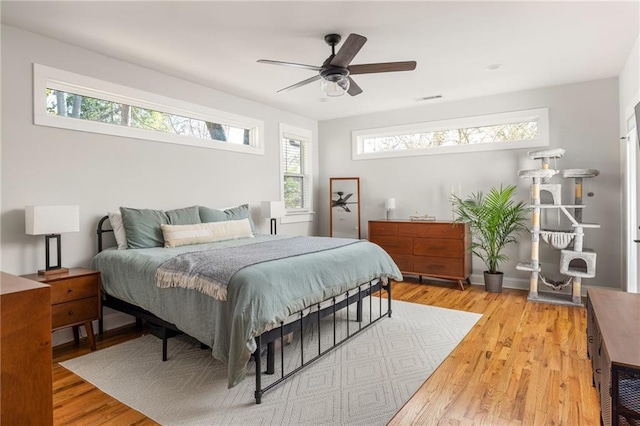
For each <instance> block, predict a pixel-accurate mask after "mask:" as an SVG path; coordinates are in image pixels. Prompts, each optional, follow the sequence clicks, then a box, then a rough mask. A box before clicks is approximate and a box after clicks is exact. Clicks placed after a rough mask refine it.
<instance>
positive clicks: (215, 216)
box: [200, 204, 256, 234]
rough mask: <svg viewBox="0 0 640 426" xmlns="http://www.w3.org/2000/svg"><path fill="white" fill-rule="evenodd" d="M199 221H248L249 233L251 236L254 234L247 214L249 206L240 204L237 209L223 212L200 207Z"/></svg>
mask: <svg viewBox="0 0 640 426" xmlns="http://www.w3.org/2000/svg"><path fill="white" fill-rule="evenodd" d="M200 219H201V220H202V223H207V222H222V221H225V220H241V219H249V225H251V232H252V233H253V234H255V233H256V228H255V226H254V224H253V220H251V215H250V214H249V204H241V205H239V206H237V207H232V208H230V209H225V210H216V209H210V208H208V207H202V206H200Z"/></svg>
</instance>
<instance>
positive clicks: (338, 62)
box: [331, 34, 367, 68]
mask: <svg viewBox="0 0 640 426" xmlns="http://www.w3.org/2000/svg"><path fill="white" fill-rule="evenodd" d="M366 42H367V38H366V37H363V36H361V35H358V34H349V37H347V40H346V41H345V42H344V44H343V45H342V47H341V48H340V50H339V51H338V53H336V56H334V57H333V59H332V60H331V65H333V66H334V67H343V68H346V67H348V66H349V64H350V63H351V61H353V58H355V56H356V55H357V54H358V52H359V51H360V49H362V46H364V44H365V43H366Z"/></svg>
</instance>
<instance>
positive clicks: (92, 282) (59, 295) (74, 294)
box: [51, 275, 99, 305]
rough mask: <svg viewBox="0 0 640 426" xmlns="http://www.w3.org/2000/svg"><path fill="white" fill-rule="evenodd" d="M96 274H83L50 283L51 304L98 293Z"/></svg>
mask: <svg viewBox="0 0 640 426" xmlns="http://www.w3.org/2000/svg"><path fill="white" fill-rule="evenodd" d="M98 286H99V283H98V275H84V276H79V277H74V278H69V279H65V280H61V281H56V282H52V283H51V304H52V305H56V304H58V303H65V302H70V301H72V300H78V299H84V298H86V297H91V296H97V295H98Z"/></svg>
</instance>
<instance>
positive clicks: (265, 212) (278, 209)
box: [260, 201, 287, 219]
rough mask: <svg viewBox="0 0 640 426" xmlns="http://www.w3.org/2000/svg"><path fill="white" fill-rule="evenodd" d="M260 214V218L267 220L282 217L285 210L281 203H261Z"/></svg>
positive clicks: (285, 212)
mask: <svg viewBox="0 0 640 426" xmlns="http://www.w3.org/2000/svg"><path fill="white" fill-rule="evenodd" d="M260 212H261V213H262V217H264V218H267V219H272V218H277V217H284V216H285V215H286V214H287V209H285V208H284V203H283V202H282V201H263V202H262V205H261V208H260Z"/></svg>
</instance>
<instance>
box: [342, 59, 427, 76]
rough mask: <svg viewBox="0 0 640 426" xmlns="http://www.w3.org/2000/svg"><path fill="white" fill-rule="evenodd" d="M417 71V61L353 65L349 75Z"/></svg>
mask: <svg viewBox="0 0 640 426" xmlns="http://www.w3.org/2000/svg"><path fill="white" fill-rule="evenodd" d="M415 69H416V61H405V62H380V63H377V64H360V65H351V66H350V67H349V74H351V75H356V74H373V73H378V72H395V71H413V70H415Z"/></svg>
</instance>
